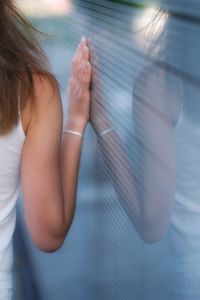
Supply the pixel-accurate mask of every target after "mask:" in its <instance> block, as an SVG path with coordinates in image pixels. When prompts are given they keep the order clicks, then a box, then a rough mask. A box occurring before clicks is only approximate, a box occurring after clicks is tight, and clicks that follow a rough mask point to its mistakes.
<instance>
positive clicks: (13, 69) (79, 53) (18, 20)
mask: <svg viewBox="0 0 200 300" xmlns="http://www.w3.org/2000/svg"><path fill="white" fill-rule="evenodd" d="M89 60H90V51H89V47H88V42H87V40H86V39H85V38H83V39H82V41H81V43H80V45H79V46H78V49H77V50H76V53H75V55H74V57H73V63H72V70H71V77H70V79H69V83H68V111H67V118H66V120H65V121H64V125H63V112H62V104H61V99H60V94H59V89H58V84H57V82H56V79H55V78H54V76H53V75H52V74H51V73H50V72H49V70H48V67H47V63H46V60H45V56H44V53H43V52H42V50H41V48H40V46H39V44H38V42H37V39H36V31H35V30H34V28H33V27H32V26H31V25H30V24H29V23H28V21H27V20H25V18H24V17H23V16H22V15H21V14H20V13H19V11H18V10H17V8H16V7H15V6H14V5H13V4H12V2H11V1H10V0H0V65H1V68H0V89H1V94H0V133H1V134H0V299H4V300H7V299H11V295H12V277H11V268H12V262H13V258H12V236H13V231H14V228H15V219H16V211H15V206H16V201H17V197H18V192H19V184H20V182H21V188H22V192H23V196H24V211H25V219H26V223H27V226H28V229H29V232H30V235H31V237H32V240H33V241H34V243H35V244H36V246H37V247H38V248H39V249H41V250H43V251H47V252H53V251H56V250H57V249H59V248H60V247H61V245H62V243H63V241H64V239H65V236H66V234H67V232H68V230H69V227H70V225H71V222H72V219H73V214H74V209H75V199H76V186H77V175H78V169H79V160H80V154H81V147H82V137H83V134H84V130H85V128H86V125H87V123H88V120H89V105H90V92H89V84H90V80H91V64H90V62H89ZM20 174H21V176H20Z"/></svg>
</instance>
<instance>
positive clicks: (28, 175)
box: [21, 75, 63, 243]
mask: <svg viewBox="0 0 200 300" xmlns="http://www.w3.org/2000/svg"><path fill="white" fill-rule="evenodd" d="M34 87H35V99H34V100H33V102H32V110H31V121H30V124H29V127H28V131H27V135H26V139H25V143H24V147H23V152H22V161H21V187H22V193H23V198H24V209H25V218H26V223H27V225H28V228H29V230H30V232H31V235H32V238H33V240H35V242H36V243H40V241H38V238H39V237H38V234H39V232H42V230H43V232H45V230H46V228H47V227H48V226H51V225H50V224H48V222H49V221H51V222H52V226H53V224H54V220H53V219H54V218H55V222H56V221H59V218H60V219H62V218H61V217H60V210H59V209H57V208H58V205H54V203H56V202H57V203H59V201H60V203H61V202H62V201H61V199H62V190H61V179H60V166H59V154H60V144H61V132H62V125H63V112H62V103H61V100H60V95H59V91H58V89H57V88H56V87H54V86H53V85H52V83H51V82H50V81H49V80H48V79H45V78H43V77H41V76H36V75H35V76H34ZM57 203H56V204H57ZM53 210H54V211H53ZM60 221H62V220H60ZM47 224H48V226H47Z"/></svg>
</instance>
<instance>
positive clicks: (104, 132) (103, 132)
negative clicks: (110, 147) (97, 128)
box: [99, 127, 114, 137]
mask: <svg viewBox="0 0 200 300" xmlns="http://www.w3.org/2000/svg"><path fill="white" fill-rule="evenodd" d="M113 130H114V128H113V127H110V128H107V129H105V130H103V131H102V132H100V133H99V135H100V137H102V136H104V135H105V134H108V133H110V132H111V131H113Z"/></svg>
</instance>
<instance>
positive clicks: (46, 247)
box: [32, 236, 65, 253]
mask: <svg viewBox="0 0 200 300" xmlns="http://www.w3.org/2000/svg"><path fill="white" fill-rule="evenodd" d="M32 240H33V243H34V245H35V246H36V247H37V248H38V249H39V250H40V251H43V252H47V253H54V252H56V251H58V250H59V249H60V248H61V247H62V245H63V243H64V241H65V238H64V237H59V238H53V237H49V236H43V237H41V238H32Z"/></svg>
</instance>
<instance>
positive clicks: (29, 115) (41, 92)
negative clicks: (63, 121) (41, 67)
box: [21, 74, 62, 134]
mask: <svg viewBox="0 0 200 300" xmlns="http://www.w3.org/2000/svg"><path fill="white" fill-rule="evenodd" d="M32 79H33V88H34V98H33V99H28V100H27V101H26V105H25V106H24V109H23V111H22V114H21V116H22V125H23V129H24V132H25V134H27V132H28V129H29V126H30V123H31V120H33V119H34V118H36V117H37V116H39V115H40V116H41V115H42V114H44V113H45V112H46V111H47V110H48V108H50V107H52V110H53V109H56V108H58V107H59V108H61V107H62V103H61V97H60V92H59V87H58V84H57V82H56V80H54V78H53V77H52V78H49V77H48V76H45V75H40V74H33V75H32Z"/></svg>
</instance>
